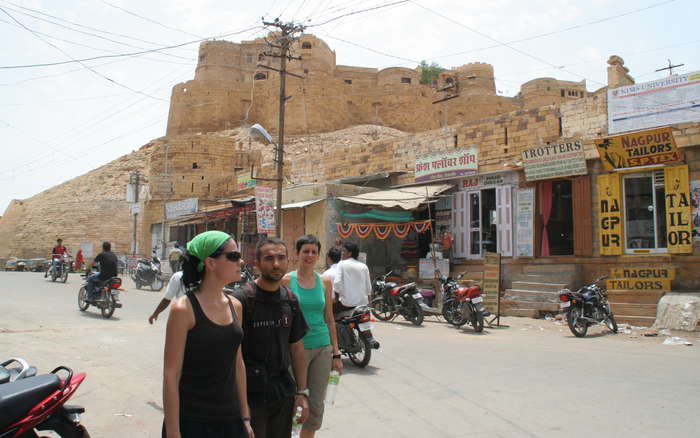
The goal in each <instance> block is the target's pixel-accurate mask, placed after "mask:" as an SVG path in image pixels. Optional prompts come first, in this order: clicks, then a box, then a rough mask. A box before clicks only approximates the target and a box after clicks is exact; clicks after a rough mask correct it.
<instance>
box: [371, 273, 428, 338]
mask: <svg viewBox="0 0 700 438" xmlns="http://www.w3.org/2000/svg"><path fill="white" fill-rule="evenodd" d="M391 273H392V271H389V272H387V273H386V274H384V275H382V276H380V277H377V279H376V280H374V283H373V284H372V301H371V303H370V304H371V307H372V314H373V315H374V316H375V317H376V318H377V319H379V320H381V321H389V320H393V319H394V318H395V317H396V315H401V316H403V317H404V318H405V319H406V320H407V321H410V322H411V323H412V324H413V325H421V324H422V323H423V318H424V312H423V309H424V308H426V307H427V306H426V305H425V303H424V302H423V295H421V293H420V292H419V291H418V289H417V288H416V283H408V284H404V285H402V286H399V285H397V284H396V283H394V282H392V281H387V277H388V276H389V275H390V274H391Z"/></svg>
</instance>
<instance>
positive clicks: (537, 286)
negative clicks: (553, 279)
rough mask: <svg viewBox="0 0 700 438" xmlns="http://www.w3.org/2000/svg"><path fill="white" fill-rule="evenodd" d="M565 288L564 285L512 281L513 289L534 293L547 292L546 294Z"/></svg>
mask: <svg viewBox="0 0 700 438" xmlns="http://www.w3.org/2000/svg"><path fill="white" fill-rule="evenodd" d="M565 287H566V283H550V282H547V283H539V282H531V281H520V280H518V281H514V282H513V286H512V288H513V289H520V290H534V291H538V292H541V291H547V292H559V291H560V290H562V289H563V288H565Z"/></svg>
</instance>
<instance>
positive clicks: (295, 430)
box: [292, 406, 304, 438]
mask: <svg viewBox="0 0 700 438" xmlns="http://www.w3.org/2000/svg"><path fill="white" fill-rule="evenodd" d="M303 410H304V409H303V408H302V407H301V406H297V410H296V411H295V412H294V416H293V417H292V438H300V437H301V426H302V424H301V423H300V422H299V420H300V419H301V413H302V412H303Z"/></svg>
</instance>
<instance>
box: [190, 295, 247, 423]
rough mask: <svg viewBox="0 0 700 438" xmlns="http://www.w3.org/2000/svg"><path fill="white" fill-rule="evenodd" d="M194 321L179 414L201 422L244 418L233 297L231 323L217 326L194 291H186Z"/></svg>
mask: <svg viewBox="0 0 700 438" xmlns="http://www.w3.org/2000/svg"><path fill="white" fill-rule="evenodd" d="M187 298H189V300H190V303H191V304H192V310H193V311H194V318H195V324H194V327H192V328H191V329H190V330H189V331H188V332H187V342H186V343H185V356H184V358H183V362H182V376H181V377H180V417H181V418H183V419H185V420H191V421H202V422H223V421H231V420H236V419H239V418H241V409H240V402H239V400H238V393H237V391H236V355H237V354H240V345H241V341H242V340H243V329H242V328H241V325H240V322H239V321H238V318H236V312H235V311H234V310H233V304H232V303H231V298H229V297H226V298H227V299H228V306H229V308H230V309H231V315H233V322H232V323H231V324H229V325H218V324H216V323H214V322H212V321H211V320H209V318H207V316H206V315H205V314H204V311H202V307H201V306H200V304H199V301H197V297H196V296H195V295H194V293H193V292H188V293H187Z"/></svg>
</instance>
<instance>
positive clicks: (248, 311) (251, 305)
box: [242, 282, 255, 323]
mask: <svg viewBox="0 0 700 438" xmlns="http://www.w3.org/2000/svg"><path fill="white" fill-rule="evenodd" d="M254 287H255V286H254V284H253V282H248V283H246V284H245V285H243V287H242V290H243V293H244V294H245V297H246V300H245V303H244V306H243V307H244V310H245V321H243V323H247V322H248V321H250V323H252V321H253V312H254V311H255V289H254Z"/></svg>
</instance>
